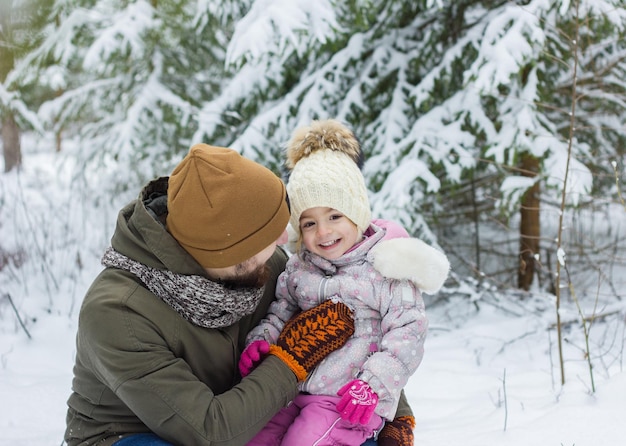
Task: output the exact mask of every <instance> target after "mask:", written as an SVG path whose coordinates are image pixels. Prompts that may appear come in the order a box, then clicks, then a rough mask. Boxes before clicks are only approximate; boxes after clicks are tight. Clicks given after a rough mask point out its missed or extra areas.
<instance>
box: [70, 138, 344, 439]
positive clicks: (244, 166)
mask: <svg viewBox="0 0 626 446" xmlns="http://www.w3.org/2000/svg"><path fill="white" fill-rule="evenodd" d="M288 220H289V206H288V202H287V195H286V192H285V186H284V185H283V183H282V181H281V180H280V179H279V178H278V177H277V176H276V175H274V174H273V173H272V172H271V171H270V170H268V169H266V168H265V167H262V166H261V165H259V164H257V163H254V162H252V161H251V160H248V159H246V158H244V157H242V156H241V155H239V154H238V153H237V152H235V151H233V150H230V149H226V148H219V147H212V146H208V145H205V144H199V145H196V146H194V147H192V148H191V150H190V151H189V153H188V154H187V156H186V157H185V158H184V159H183V160H182V161H181V163H180V164H179V165H178V166H177V167H176V169H175V170H174V171H173V173H172V175H171V176H170V177H169V178H167V177H163V178H158V179H156V180H154V181H152V182H150V183H149V184H148V185H147V186H146V187H145V188H144V189H143V190H142V191H141V193H140V195H139V198H138V199H137V200H136V201H134V202H132V203H130V204H129V205H127V206H126V207H124V208H123V209H122V210H121V211H120V213H119V217H118V221H117V227H116V230H115V232H114V234H113V237H112V239H111V247H110V248H108V249H107V250H106V252H105V254H104V256H103V259H102V263H103V265H104V266H105V269H104V270H103V271H102V272H101V273H100V275H99V276H98V277H97V278H96V279H95V281H94V283H93V284H92V286H91V287H90V289H89V290H88V292H87V294H86V296H85V299H84V302H83V304H82V307H81V310H80V315H79V325H78V333H77V344H76V346H77V347H76V348H77V350H76V363H75V366H74V379H73V383H72V390H73V392H72V394H71V396H70V398H69V400H68V406H69V407H68V413H67V427H66V433H65V440H66V442H67V443H68V445H70V446H74V445H96V444H97V445H112V444H118V445H119V444H121V445H124V444H160V445H165V444H179V445H185V446H194V445H215V444H219V445H243V444H245V443H246V442H247V441H248V440H249V439H250V438H252V436H254V434H255V433H256V432H257V431H258V430H259V429H260V428H261V427H262V426H263V425H264V424H265V423H266V422H267V421H268V420H269V419H270V418H271V417H272V416H273V415H274V414H275V413H276V412H277V411H278V410H279V409H280V408H281V407H284V406H285V405H287V404H288V403H289V401H291V399H292V398H293V397H294V396H295V394H296V386H297V378H296V374H295V372H294V370H300V369H304V370H306V371H309V370H311V369H312V368H313V367H314V366H315V364H317V363H318V362H319V361H321V359H323V357H324V356H325V355H326V354H328V353H329V352H331V351H333V350H334V349H336V348H337V347H339V346H340V345H341V344H342V343H344V342H345V340H346V338H347V336H348V335H349V334H350V333H351V331H352V330H353V321H352V318H351V314H350V311H349V310H348V309H347V307H345V306H344V307H340V306H337V305H335V306H332V307H331V306H326V307H324V308H321V307H320V308H317V309H316V311H312V312H309V313H301V314H300V315H299V316H297V318H295V319H294V320H293V322H294V323H293V325H291V326H290V327H289V328H286V329H285V331H284V332H283V334H284V336H283V339H282V341H279V342H277V343H276V345H275V346H273V351H272V352H270V353H269V355H268V357H267V358H266V359H265V360H264V361H263V363H262V364H261V365H260V366H259V367H258V369H257V370H256V371H255V372H254V373H252V374H250V376H249V377H247V378H246V379H243V380H242V379H241V376H240V375H239V371H238V367H237V363H238V361H239V357H240V354H241V351H242V350H243V348H244V347H245V344H244V342H245V337H246V334H247V333H248V331H249V330H250V329H251V328H252V327H254V326H255V325H257V324H258V322H259V321H260V320H261V318H262V317H263V316H264V315H265V313H266V311H267V308H268V306H269V304H270V303H271V302H272V301H273V300H274V290H275V283H276V278H277V276H278V275H279V274H280V272H281V271H282V270H283V269H284V266H285V262H286V260H287V256H286V255H285V253H284V251H282V250H281V249H279V248H277V245H278V244H280V243H284V242H285V241H286V239H287V235H286V230H285V229H286V226H287V222H288ZM320 321H321V322H322V324H320ZM312 324H313V325H312ZM314 326H315V331H314V332H312V327H314ZM307 330H308V331H307ZM301 335H306V336H305V337H306V339H304V337H302V336H301ZM298 338H301V339H299V340H298Z"/></svg>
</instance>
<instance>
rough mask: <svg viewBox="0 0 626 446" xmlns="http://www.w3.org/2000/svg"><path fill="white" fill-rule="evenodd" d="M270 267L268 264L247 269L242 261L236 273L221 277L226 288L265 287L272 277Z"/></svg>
mask: <svg viewBox="0 0 626 446" xmlns="http://www.w3.org/2000/svg"><path fill="white" fill-rule="evenodd" d="M270 274H271V271H270V268H269V266H267V264H265V263H264V264H262V265H259V266H257V267H256V268H255V269H253V270H252V271H246V266H245V263H240V264H239V265H237V267H236V269H235V275H234V276H233V277H228V278H226V279H221V280H220V281H219V283H221V284H222V285H223V286H224V287H225V288H228V289H230V290H238V289H242V288H263V287H264V286H265V284H266V283H267V281H268V280H269V278H270Z"/></svg>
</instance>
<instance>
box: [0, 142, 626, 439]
mask: <svg viewBox="0 0 626 446" xmlns="http://www.w3.org/2000/svg"><path fill="white" fill-rule="evenodd" d="M53 157H54V155H53V154H51V153H49V152H46V151H43V152H41V153H40V152H37V151H35V152H33V153H27V156H26V157H25V164H24V168H23V169H22V171H21V173H20V174H19V175H17V174H14V173H12V174H8V175H3V176H0V205H1V206H0V248H1V249H2V250H4V252H5V253H9V254H11V255H13V260H16V261H21V260H20V259H22V260H24V259H25V263H24V264H23V265H22V267H20V268H17V267H16V266H15V265H14V264H11V265H9V266H7V265H5V267H4V269H3V270H0V446H55V445H60V444H62V438H63V431H64V424H65V410H66V399H67V397H68V396H69V394H70V387H71V379H72V366H73V357H74V352H75V347H74V335H75V332H76V318H77V313H78V307H79V306H80V301H81V299H82V295H83V293H84V291H85V290H86V288H87V287H88V286H89V284H90V281H91V280H92V279H93V278H94V277H95V275H96V274H97V273H98V271H99V270H100V266H99V264H98V259H99V257H100V253H101V252H102V250H103V248H104V247H105V246H106V244H107V243H108V239H109V237H110V235H111V233H112V230H113V225H114V222H115V215H116V212H117V207H118V206H119V205H120V204H121V203H122V202H125V200H126V199H127V198H129V197H131V198H132V197H133V196H134V194H135V193H136V191H135V190H133V191H131V192H129V193H130V195H129V196H127V197H118V200H117V202H116V203H108V204H107V203H104V202H103V201H102V200H91V198H92V197H85V195H86V194H88V193H89V188H88V187H86V186H83V185H82V184H83V183H81V181H84V179H85V178H86V177H88V175H81V172H80V169H79V168H77V167H75V166H73V165H72V163H71V162H64V163H61V162H58V161H55V160H54V158H53ZM68 191H71V194H73V196H72V197H69V198H68V196H67V195H68ZM92 201H97V202H98V205H97V206H93V205H92V204H93V203H92ZM623 215H624V214H622V215H621V217H620V216H618V218H622V219H623ZM24 246H26V247H28V250H29V252H28V254H29V255H28V256H27V257H25V258H22V257H20V255H19V248H20V247H24ZM621 249H622V251H621V252H622V253H623V247H622V248H621ZM623 263H624V262H623V261H622V264H623ZM607 274H609V273H608V272H607ZM610 274H611V276H612V278H613V280H612V286H613V289H612V292H611V293H609V294H606V295H603V296H605V297H603V299H604V301H603V302H600V305H598V306H595V305H596V303H595V302H587V301H586V300H585V299H587V298H584V299H582V302H581V303H582V305H583V312H584V314H585V315H586V316H591V315H592V314H597V315H599V314H602V315H604V317H602V318H600V319H597V320H595V321H593V323H592V324H591V325H590V337H589V352H590V357H591V362H592V364H593V382H594V385H595V391H593V390H592V380H591V374H590V371H589V365H588V362H587V361H586V353H585V352H586V348H585V337H584V333H583V327H582V325H581V322H580V317H579V315H578V312H577V309H576V307H575V305H574V303H573V302H571V301H570V300H569V299H564V302H563V304H562V308H561V311H560V314H561V318H562V320H563V321H564V322H566V324H565V325H564V327H563V352H564V354H563V357H564V364H565V368H564V369H565V384H564V385H562V384H561V376H560V367H559V354H558V345H557V333H556V329H555V327H554V323H555V319H556V311H555V306H554V300H553V299H554V297H553V296H550V295H546V294H542V293H534V294H533V295H529V296H526V297H524V298H521V297H520V295H519V293H518V294H517V295H509V294H504V293H501V292H497V291H491V290H489V291H485V290H484V289H482V290H481V291H480V293H479V292H478V291H477V290H476V289H468V290H467V291H466V292H464V293H463V296H461V295H459V294H454V293H450V297H449V299H447V300H443V299H437V298H436V297H432V298H428V299H427V310H428V314H429V319H430V333H429V337H428V339H427V341H426V354H425V357H424V361H423V363H422V365H421V366H420V368H419V370H418V371H417V373H416V374H415V375H414V376H413V377H412V379H411V380H410V382H409V385H408V386H407V388H406V391H407V395H408V398H409V401H410V403H411V405H412V407H413V410H414V412H415V415H416V421H417V426H416V430H415V434H416V440H415V444H416V446H456V445H459V446H491V445H498V446H517V445H519V446H535V445H541V446H604V445H606V446H617V445H621V444H625V443H624V442H625V441H626V440H625V439H626V422H625V421H624V420H625V416H626V373H625V372H624V350H625V342H626V323H625V317H626V292H624V289H625V288H624V287H625V286H626V282H625V280H626V279H625V278H626V271H624V270H623V269H622V270H618V269H615V270H612V271H611V272H610ZM616 294H617V296H616ZM8 296H11V300H9V297H8ZM581 297H582V296H581ZM620 298H621V299H620ZM12 303H13V304H15V308H16V309H17V313H16V311H15V310H14V308H13V306H12V305H11V304H12ZM594 306H595V309H594ZM18 314H19V317H20V318H21V319H22V320H23V322H24V323H25V324H26V329H27V330H28V334H27V332H26V330H24V329H23V328H22V326H21V325H20V323H19V322H20V321H19V319H18ZM28 335H30V338H29V336H28Z"/></svg>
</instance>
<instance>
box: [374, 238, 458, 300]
mask: <svg viewBox="0 0 626 446" xmlns="http://www.w3.org/2000/svg"><path fill="white" fill-rule="evenodd" d="M368 257H369V258H370V260H371V261H372V263H373V265H374V268H376V270H377V271H378V272H380V273H381V274H382V275H383V276H385V277H388V278H390V279H409V280H411V281H412V282H413V283H415V284H416V285H417V287H418V288H419V289H420V291H422V292H424V293H428V294H434V293H436V292H437V291H439V290H440V289H441V287H442V286H443V283H444V282H445V281H446V279H447V278H448V273H449V272H450V262H449V261H448V258H447V257H446V255H445V254H444V253H443V252H441V251H440V250H438V249H435V248H433V247H432V246H430V245H428V244H426V243H424V242H423V241H421V240H420V239H418V238H395V239H390V240H383V241H381V242H380V243H378V244H377V245H376V246H374V247H373V248H372V250H371V251H370V252H369V255H368Z"/></svg>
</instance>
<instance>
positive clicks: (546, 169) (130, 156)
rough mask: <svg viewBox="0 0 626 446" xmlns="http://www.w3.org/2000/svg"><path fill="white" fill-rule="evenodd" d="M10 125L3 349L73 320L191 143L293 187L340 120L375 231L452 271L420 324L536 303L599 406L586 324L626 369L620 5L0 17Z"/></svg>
mask: <svg viewBox="0 0 626 446" xmlns="http://www.w3.org/2000/svg"><path fill="white" fill-rule="evenodd" d="M0 118H1V128H2V142H1V145H2V150H3V160H4V169H3V170H4V172H3V173H0V335H1V334H2V333H5V334H6V333H17V332H23V331H26V332H28V331H27V330H29V329H32V328H33V326H35V325H36V324H37V323H38V321H39V320H41V318H44V317H46V315H50V314H63V315H67V316H70V317H71V318H74V317H75V316H76V313H77V312H78V308H79V306H80V301H81V299H82V295H83V294H84V291H85V289H86V287H87V286H88V285H89V281H90V280H91V279H92V278H93V276H94V268H96V270H97V267H98V266H99V259H100V256H101V254H102V252H103V250H104V249H105V248H106V246H107V244H108V240H109V237H110V236H111V233H112V230H113V225H114V223H115V218H116V213H117V210H118V209H119V208H120V207H121V206H122V205H124V204H125V203H126V202H128V201H130V200H132V199H134V198H135V197H136V194H137V193H138V192H139V190H140V188H141V186H142V185H143V183H144V182H146V181H148V180H150V179H152V178H155V177H158V176H166V175H169V173H170V172H171V170H172V169H173V167H174V165H175V164H176V163H177V162H178V161H179V160H180V159H181V158H182V157H183V156H184V155H185V153H186V152H187V150H188V149H189V147H190V146H191V145H193V144H195V143H198V142H205V143H209V144H212V145H217V146H223V147H230V148H233V149H236V150H238V151H239V152H241V153H242V154H244V155H245V156H247V157H250V158H252V159H254V160H256V161H258V162H260V163H261V164H264V165H265V166H267V167H269V168H271V169H272V170H274V171H275V172H276V173H277V174H278V175H282V174H283V157H284V155H283V150H284V145H285V143H286V141H287V140H288V139H289V136H290V134H291V132H292V131H293V130H294V129H295V128H296V127H298V126H301V125H304V124H308V123H310V121H311V120H313V119H325V118H334V119H338V120H341V121H343V122H345V123H346V124H348V125H349V126H350V127H351V128H352V129H353V130H354V132H355V134H356V135H357V136H358V138H359V139H360V141H361V143H362V146H363V149H364V152H365V154H366V161H365V164H364V167H363V173H364V175H365V178H366V181H367V184H368V188H369V192H370V198H371V204H372V207H373V214H374V215H375V216H376V217H381V218H388V219H392V220H395V221H398V222H399V223H401V224H402V225H403V226H404V227H405V228H406V229H407V230H408V231H409V233H410V234H411V235H413V236H416V237H419V238H422V239H424V240H426V241H428V242H429V243H431V244H433V245H436V246H438V247H440V248H441V249H443V250H444V251H445V252H446V254H447V255H448V258H449V259H450V262H451V265H452V271H451V274H450V278H449V280H448V281H447V282H446V285H445V287H444V289H443V290H442V291H441V292H439V293H438V294H437V295H436V296H431V297H429V299H430V300H429V301H428V302H427V305H428V306H430V307H436V306H437V305H446V302H450V300H451V299H463V300H464V301H465V302H466V303H468V304H469V305H471V306H475V307H476V308H479V307H480V305H481V301H485V300H490V301H491V302H492V303H493V302H495V305H498V306H501V307H505V308H510V306H511V305H520V302H525V301H526V302H530V301H532V302H537V300H536V299H538V301H539V302H542V304H541V305H542V309H543V310H545V311H546V312H547V313H549V314H550V315H551V317H552V318H553V319H554V325H553V327H552V328H553V329H554V333H555V335H554V340H555V343H556V344H557V345H558V347H555V348H557V349H558V350H559V351H561V349H563V346H562V344H563V343H565V342H566V340H564V338H565V335H564V333H563V331H564V330H565V331H572V330H573V331H576V332H578V333H579V334H580V339H582V340H583V342H582V344H581V345H580V347H579V348H580V349H581V350H583V351H584V355H583V356H584V358H585V361H588V367H589V371H590V373H589V374H590V377H587V378H586V379H587V380H589V381H590V382H591V383H592V384H591V385H590V386H591V387H592V388H593V378H594V375H593V371H592V370H593V367H594V366H595V364H596V362H595V361H598V362H600V363H602V362H603V361H604V360H605V359H606V356H604V353H603V352H604V350H603V348H602V347H594V346H593V345H592V346H590V345H589V343H588V342H587V343H586V344H585V342H584V340H587V341H588V340H589V338H588V334H589V328H590V326H591V325H592V324H593V323H596V322H597V321H613V322H614V323H616V324H617V325H613V326H612V327H613V328H614V330H615V332H616V333H618V334H617V335H615V337H614V338H612V339H613V341H611V342H614V343H617V344H618V345H619V344H620V342H621V348H620V349H618V351H619V355H620V356H619V358H620V359H619V361H620V363H621V361H622V359H621V358H623V351H624V342H625V341H624V328H623V327H624V314H625V312H626V310H625V305H624V301H625V300H626V292H625V291H624V286H625V285H626V201H625V200H626V190H625V188H624V179H625V178H626V149H625V148H626V1H624V0H390V1H383V0H315V1H310V0H220V1H218V0H0ZM562 306H565V307H567V308H568V309H570V308H571V309H572V311H569V310H568V311H563V310H562V308H561V307H562ZM615 327H617V328H615ZM619 330H621V332H620V331H619ZM620 336H621V339H620V338H619V337H620ZM607 342H608V341H607ZM559 356H560V360H559V359H557V362H560V364H556V365H555V366H554V368H555V370H560V372H558V374H559V375H560V376H559V378H558V379H559V380H561V381H563V382H564V381H565V379H566V374H565V373H564V370H566V365H565V364H564V363H563V354H562V353H561V354H560V355H557V358H558V357H559Z"/></svg>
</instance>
